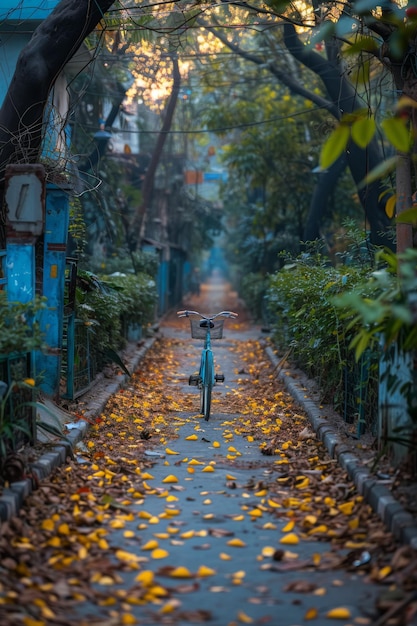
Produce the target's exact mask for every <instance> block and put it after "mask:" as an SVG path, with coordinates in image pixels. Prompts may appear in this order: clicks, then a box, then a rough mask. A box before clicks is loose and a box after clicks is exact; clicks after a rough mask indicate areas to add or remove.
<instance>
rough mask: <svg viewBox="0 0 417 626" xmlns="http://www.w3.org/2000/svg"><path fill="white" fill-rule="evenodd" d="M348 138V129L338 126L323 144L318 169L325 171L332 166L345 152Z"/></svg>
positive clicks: (347, 127) (344, 125)
mask: <svg viewBox="0 0 417 626" xmlns="http://www.w3.org/2000/svg"><path fill="white" fill-rule="evenodd" d="M349 137H350V128H349V126H346V124H340V126H338V127H337V128H336V129H335V130H334V131H333V132H332V133H331V135H330V136H329V137H328V139H327V140H326V142H325V143H324V145H323V147H322V150H321V154H320V167H321V169H323V170H326V169H327V168H328V167H330V166H331V165H333V163H334V162H335V161H337V159H338V158H339V157H340V155H341V154H342V152H344V151H345V150H346V146H347V143H348V141H349Z"/></svg>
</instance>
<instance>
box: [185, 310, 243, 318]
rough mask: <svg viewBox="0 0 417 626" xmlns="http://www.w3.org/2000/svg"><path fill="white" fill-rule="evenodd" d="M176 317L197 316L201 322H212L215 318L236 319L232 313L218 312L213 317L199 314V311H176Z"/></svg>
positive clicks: (236, 315)
mask: <svg viewBox="0 0 417 626" xmlns="http://www.w3.org/2000/svg"><path fill="white" fill-rule="evenodd" d="M177 315H178V317H189V316H190V315H199V316H200V317H201V319H203V320H214V319H215V318H216V317H220V316H223V317H230V318H232V319H235V318H236V317H238V314H237V313H234V312H233V311H220V313H216V314H215V315H210V316H206V315H203V314H202V313H199V311H177Z"/></svg>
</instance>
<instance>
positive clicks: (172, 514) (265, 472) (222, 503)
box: [0, 280, 413, 626]
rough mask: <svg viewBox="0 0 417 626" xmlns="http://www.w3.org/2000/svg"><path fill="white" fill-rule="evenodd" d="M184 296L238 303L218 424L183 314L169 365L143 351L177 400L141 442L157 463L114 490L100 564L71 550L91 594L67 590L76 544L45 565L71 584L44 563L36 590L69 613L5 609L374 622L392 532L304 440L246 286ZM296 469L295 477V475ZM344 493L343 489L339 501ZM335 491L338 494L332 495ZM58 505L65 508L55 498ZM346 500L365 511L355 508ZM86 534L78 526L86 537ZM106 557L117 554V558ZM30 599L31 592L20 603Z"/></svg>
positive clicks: (219, 352) (224, 623) (165, 619)
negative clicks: (206, 414) (296, 437)
mask: <svg viewBox="0 0 417 626" xmlns="http://www.w3.org/2000/svg"><path fill="white" fill-rule="evenodd" d="M187 306H188V307H189V308H191V307H195V308H197V309H203V310H205V311H206V312H216V311H217V310H221V309H225V308H230V309H232V310H233V309H235V308H239V312H240V313H241V315H240V318H239V319H238V320H237V322H233V321H231V320H226V322H225V336H224V339H223V340H222V341H219V342H215V344H214V353H215V359H216V365H217V367H218V369H219V370H221V371H223V373H224V374H225V376H226V381H225V384H224V385H219V386H216V388H215V390H214V396H213V411H212V417H211V419H210V421H209V422H205V421H204V420H203V419H202V417H201V416H200V415H199V414H198V406H199V392H198V390H197V389H196V388H192V387H189V386H188V384H187V382H188V376H189V374H191V373H193V372H195V371H196V369H198V362H199V354H200V350H201V345H200V344H201V342H199V341H195V340H191V338H190V331H189V327H188V320H186V319H184V320H182V321H181V323H180V324H179V323H178V321H177V319H176V317H175V316H171V317H169V318H167V319H166V320H165V321H164V322H163V323H162V324H161V328H160V331H159V335H160V336H161V339H160V344H159V349H160V348H161V346H162V347H163V350H166V351H165V353H164V354H165V361H162V362H161V360H158V359H157V358H156V356H157V352H156V351H155V353H153V352H152V351H153V350H154V349H153V348H151V349H150V352H149V353H148V358H149V363H154V365H153V366H154V367H158V368H159V369H158V371H157V374H158V376H161V373H162V371H163V372H164V374H165V376H164V380H165V391H164V394H165V399H166V402H167V407H168V406H169V408H167V410H166V411H165V412H164V415H161V416H160V423H161V426H160V428H158V427H157V426H158V419H159V417H158V415H157V416H156V418H157V419H154V420H153V428H154V429H155V432H154V436H153V438H152V439H151V440H150V442H149V446H146V444H145V452H144V459H145V460H146V461H147V464H148V465H149V468H148V470H146V471H145V470H143V471H142V473H141V474H140V476H139V478H140V480H141V481H142V483H141V487H140V488H138V491H139V492H140V493H139V494H136V495H133V496H132V492H134V489H135V485H134V472H131V474H127V475H126V477H125V479H126V483H125V484H126V492H125V498H123V497H120V498H118V499H117V502H116V503H115V505H114V511H113V512H112V514H111V516H110V517H109V516H108V515H107V517H106V516H104V518H103V519H104V521H103V527H104V528H105V529H106V534H105V535H103V540H104V537H105V543H106V545H107V547H106V546H102V552H101V553H100V554H96V556H95V561H94V563H93V564H91V563H90V562H89V560H88V558H87V556H86V555H84V554H83V553H82V552H81V553H80V550H81V551H82V550H83V549H82V548H79V547H77V550H78V553H77V554H78V557H77V558H79V559H82V558H84V559H85V561H84V564H85V565H84V569H85V572H84V573H83V574H82V570H83V565H82V563H83V561H82V560H81V561H80V565H79V566H78V569H77V576H78V578H81V580H84V581H85V583H84V589H82V588H79V589H78V587H77V594H78V596H79V598H81V596H82V595H83V592H85V597H84V599H82V600H81V599H79V600H78V601H77V602H75V601H73V600H74V598H73V596H72V595H71V585H75V586H77V584H79V583H77V582H74V581H75V580H76V576H75V574H72V575H70V574H67V573H66V571H67V570H66V569H65V568H66V567H68V568H70V567H75V565H74V564H73V563H72V562H71V560H70V557H69V552H68V550H70V547H67V548H66V550H67V552H66V559H67V560H68V563H66V562H65V563H63V564H62V566H61V565H60V562H59V560H58V562H57V561H56V560H51V565H50V567H51V568H56V570H57V574H56V575H57V576H58V578H60V579H62V582H61V583H60V585H61V586H60V587H59V591H55V589H54V587H53V582H52V580H53V575H54V573H53V571H52V572H51V577H50V579H48V583H46V582H45V580H44V579H42V577H41V574H40V573H39V574H38V576H39V579H38V581H37V582H36V585H38V587H37V588H38V590H39V591H38V592H39V594H40V593H41V591H40V590H42V594H47V593H48V590H47V585H52V587H50V589H51V591H50V592H49V593H50V594H51V595H50V602H51V609H54V602H55V601H56V598H55V600H54V599H53V597H54V594H56V593H58V595H59V593H61V592H62V594H64V596H65V597H64V596H63V598H59V600H62V601H63V599H65V601H66V602H67V604H66V605H65V606H67V609H66V617H62V615H61V617H60V618H59V619H54V618H53V617H49V618H48V617H45V615H47V612H46V611H45V612H44V613H43V616H44V617H43V618H42V619H38V620H37V621H36V620H35V621H32V622H30V621H22V619H21V613H18V609H17V608H15V609H14V613H10V612H9V609H8V608H7V604H6V606H4V605H3V606H2V605H1V603H0V618H1V619H0V621H1V623H2V625H3V624H4V626H11V625H12V624H13V626H15V624H18V625H19V624H24V626H32V624H33V626H35V624H36V626H49V625H55V624H60V625H62V624H63V625H64V626H67V625H71V626H72V625H75V624H77V625H78V626H87V624H88V625H92V624H100V626H121V625H123V624H147V625H149V626H154V625H155V626H156V625H157V624H175V625H179V626H188V625H189V624H199V623H203V622H208V623H209V624H211V625H213V626H235V625H238V624H243V623H254V624H272V625H274V626H301V625H303V624H305V623H306V622H309V621H311V622H312V623H313V624H317V625H319V626H324V625H327V624H329V625H331V624H344V625H345V626H347V625H354V624H356V625H360V624H362V625H365V624H372V625H374V626H375V624H377V623H379V622H378V621H377V620H378V611H377V609H376V600H377V598H378V597H380V595H381V593H382V592H383V591H384V590H385V589H386V587H387V582H386V580H385V578H386V576H388V572H385V573H384V572H383V569H382V568H381V567H380V564H381V561H378V560H377V556H378V558H382V559H383V557H384V554H383V553H384V545H386V546H388V545H389V543H385V544H384V541H386V537H385V536H384V533H383V531H382V530H381V527H380V526H379V525H378V522H377V521H376V518H375V517H372V516H370V517H369V520H371V527H370V528H369V527H367V524H368V521H369V520H367V518H366V516H365V515H366V511H367V509H366V507H364V506H363V505H362V503H361V498H358V496H357V494H355V490H354V488H353V485H352V484H349V483H346V482H344V481H342V480H341V479H340V476H341V474H340V473H337V472H340V470H338V469H337V468H336V465H334V463H335V462H334V460H333V459H330V458H329V457H326V453H325V451H324V448H323V449H320V447H319V448H317V444H315V443H311V444H309V443H308V441H309V437H310V439H311V434H310V435H309V433H308V428H309V425H308V421H307V420H305V418H304V417H303V415H302V412H301V411H300V409H299V408H298V409H297V408H295V409H294V407H290V406H289V402H288V398H289V397H288V398H287V397H286V396H285V392H284V391H283V387H282V385H280V384H278V383H277V382H276V380H275V375H274V372H273V371H272V369H271V367H270V364H269V363H268V359H267V357H266V355H265V353H263V352H262V350H261V348H260V345H259V340H260V339H262V333H261V329H260V328H259V327H256V326H253V325H251V324H250V323H249V320H248V319H246V318H245V313H244V311H243V310H242V307H241V306H240V305H239V302H238V300H237V296H236V294H234V293H230V292H229V291H228V286H227V285H225V284H224V282H222V281H221V280H213V281H212V282H211V283H210V284H209V285H206V286H203V290H202V293H201V295H200V296H199V297H195V298H194V299H191V300H190V301H189V302H188V303H187ZM155 350H156V348H155ZM153 354H154V355H155V359H154V361H153V360H152V356H153ZM168 355H169V362H168ZM139 375H140V377H141V378H143V379H144V380H145V383H144V384H145V386H147V390H148V391H147V393H148V395H147V396H146V398H147V399H144V398H139V397H137V399H136V400H134V402H137V404H138V405H140V406H142V407H145V405H146V407H148V412H152V393H153V388H154V380H153V377H152V371H150V370H148V371H142V369H140V374H139ZM155 376H156V373H155ZM265 376H266V378H267V382H266V383H265V380H264V382H263V383H262V384H263V385H264V386H263V387H262V390H263V391H262V393H264V396H262V394H261V395H259V394H258V396H256V402H255V400H254V397H255V395H254V394H255V393H256V389H257V387H259V386H260V385H257V381H259V383H260V381H261V380H263V379H264V378H265ZM268 380H269V383H268ZM268 384H269V387H268ZM133 388H134V387H133V385H132V389H133ZM268 389H269V391H268V393H267V390H268ZM248 390H249V391H248ZM127 391H129V383H127ZM260 407H261V408H260ZM87 408H88V407H87ZM99 410H102V408H101V407H100V402H99V398H96V405H95V407H94V408H93V409H92V408H91V407H90V411H91V413H90V414H91V415H93V414H95V415H97V414H98V411H99ZM128 410H129V409H128V408H126V411H128ZM121 418H122V416H121ZM121 418H120V419H121ZM285 420H287V421H289V422H290V423H289V425H288V430H287V431H285V429H283V433H284V434H285V433H286V432H287V438H286V439H281V440H279V438H278V439H275V440H274V445H275V446H276V447H277V448H278V447H279V448H281V449H282V450H287V449H288V448H289V449H290V452H289V453H288V455H286V454H285V453H284V452H283V453H282V454H277V455H266V454H263V453H262V451H261V449H260V445H259V444H260V442H261V441H262V440H264V441H266V442H269V441H270V440H271V439H274V436H275V431H274V427H275V424H276V423H278V421H285ZM291 428H293V429H295V430H293V431H291ZM301 431H303V433H304V439H305V442H304V443H303V442H301V440H300V442H299V443H298V442H297V441H290V440H289V439H288V437H289V435H288V432H292V433H293V434H294V433H297V432H298V433H300V432H301ZM306 431H307V434H306ZM155 434H157V435H158V436H157V437H156V436H155ZM158 438H159V441H158ZM155 441H156V443H155ZM117 445H119V446H121V449H120V453H119V456H120V455H122V454H123V445H125V450H126V451H127V449H128V447H129V443H128V442H127V443H125V444H123V443H122V444H120V443H119V444H118V443H117V442H115V443H114V447H115V448H117ZM132 447H133V448H135V444H134V442H132ZM318 449H319V454H320V455H322V456H321V463H322V465H321V467H322V469H323V468H328V467H333V468H334V477H333V476H332V472H331V471H330V473H329V471H328V469H324V470H323V471H322V470H319V469H315V468H316V467H318V466H317V465H314V466H313V465H312V463H316V461H314V460H311V459H310V458H309V457H310V456H311V455H313V454H316V453H317V450H318ZM291 450H292V452H291ZM291 454H292V455H293V456H292V457H291ZM97 458H99V457H97ZM312 458H313V457H312ZM314 458H315V457H314ZM288 459H290V463H289V464H288ZM291 459H292V461H291ZM291 463H293V465H291ZM111 467H112V466H109V467H108V470H109V471H110V470H111ZM312 467H313V469H311V468H312ZM288 468H289V469H288ZM300 468H303V472H301V470H300ZM93 469H94V468H93ZM101 471H102V470H100V471H99V472H97V474H98V475H97V477H96V478H97V480H99V478H100V475H101ZM106 471H107V470H104V475H105V473H106ZM85 472H86V479H87V477H88V480H94V474H93V472H92V470H91V469H90V467H89V465H88V464H87V465H86V470H85ZM296 472H297V473H298V472H299V474H300V475H296V476H294V473H296ZM132 475H133V477H132ZM92 477H93V478H92ZM139 478H138V480H139ZM122 479H123V477H122ZM122 479H120V481H119V483H118V484H119V486H120V484H123V480H122ZM114 480H116V478H115V479H114ZM303 481H304V482H303ZM110 483H111V480H109V490H110V493H111V489H112V487H111V484H110ZM86 484H88V483H86ZM308 484H310V487H309V488H308V489H307V487H306V485H308ZM323 485H324V486H323ZM70 487H71V485H70V484H68V485H67V486H66V489H67V490H68V489H70ZM77 487H78V489H77V490H76V491H75V493H76V494H78V495H79V494H81V496H82V493H83V489H84V487H79V485H77V484H74V487H73V488H74V489H76V488H77ZM104 487H105V485H104ZM340 492H341V493H343V498H342V499H341V500H337V497H338V496H337V494H339V493H340ZM54 493H55V492H54ZM58 493H59V492H58V491H56V494H57V496H56V497H57V498H58ZM68 493H69V492H68ZM141 494H142V497H140V496H141ZM61 496H62V494H61V495H59V497H61ZM63 496H65V494H63ZM326 498H328V499H329V501H328V502H327V503H325V504H324V501H325V500H326ZM125 500H126V502H125ZM76 501H77V500H75V502H76ZM57 502H58V503H59V499H58V500H57ZM62 502H64V500H62ZM124 502H125V504H124ZM53 506H54V507H55V508H54V510H55V512H56V514H57V512H59V511H60V508H59V506H60V505H59V504H56V503H53ZM74 506H75V505H74ZM339 506H342V509H339ZM348 509H349V511H350V510H355V511H356V510H357V511H358V514H357V518H356V517H355V515H353V514H351V512H349V511H348ZM342 510H343V512H344V513H343V515H341V514H340V512H341V511H342ZM321 515H323V517H321ZM364 516H365V517H364ZM51 519H52V517H51ZM86 519H87V518H86ZM331 519H333V520H334V523H333V526H331V525H330V523H329V520H331ZM57 523H58V522H57ZM355 524H357V525H358V526H355ZM355 528H356V529H357V533H356V535H355V531H354V530H353V531H352V529H355ZM323 529H324V530H323ZM87 531H88V532H89V530H88V529H83V528H81V529H80V531H79V532H81V533H83V532H85V533H87ZM77 532H78V530H77ZM94 532H96V531H94ZM376 536H378V537H379V541H381V546H382V547H381V548H378V545H377V542H378V539H375V537H376ZM343 537H346V540H343ZM50 540H52V539H48V542H49V541H50ZM367 542H368V543H367ZM45 545H46V544H45ZM48 545H52V544H49V543H48ZM368 548H369V551H368ZM391 548H392V547H391V546H390V549H391ZM80 554H82V556H80ZM374 554H375V561H373V559H374ZM100 555H101V556H100ZM109 555H110V556H109ZM105 557H106V558H105ZM37 558H38V559H39V558H40V557H39V556H38V557H37ZM49 558H50V557H49ZM109 558H111V560H112V561H113V562H114V564H113V566H111V567H110V566H109V560H108V559H109ZM100 559H101V561H100ZM355 559H356V561H357V563H355ZM48 562H49V561H47V563H46V565H48ZM100 562H102V567H101V569H100ZM382 562H383V561H382ZM94 568H95V569H94ZM68 571H72V570H68ZM89 572H91V573H90V574H89ZM381 572H382V573H381ZM83 576H84V577H83ZM26 579H27V580H28V579H29V574H28V575H26ZM64 580H65V585H66V586H65V587H64V582H63V581H64ZM388 580H389V579H388ZM71 581H73V582H71ZM25 584H26V585H28V584H29V583H27V582H26V583H25V582H23V583H22V585H23V587H24V585H25ZM68 585H69V587H68ZM30 590H31V591H32V587H30ZM65 594H68V600H67V596H66V595H65ZM0 595H1V594H0ZM45 597H47V596H45V595H42V601H43V602H44V601H45V600H44V598H45ZM70 597H71V602H69V598H70ZM33 598H34V596H33V594H32V595H28V600H27V602H28V604H27V606H26V607H25V608H24V609H21V610H22V611H25V610H27V609H28V607H30V606H31V605H30V603H31V602H33V601H34V600H33ZM35 599H36V594H35ZM39 601H40V600H39ZM38 606H41V605H38ZM60 606H61V607H62V602H61V605H60ZM54 610H55V614H56V609H54ZM12 614H13V615H14V617H13V618H10V615H12ZM10 620H11V621H10ZM393 623H394V624H397V626H398V625H400V626H404V624H405V623H404V624H402V623H401V622H395V621H394V622H393ZM412 623H413V622H411V621H410V622H409V624H412ZM381 624H382V622H381Z"/></svg>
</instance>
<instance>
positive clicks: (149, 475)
mask: <svg viewBox="0 0 417 626" xmlns="http://www.w3.org/2000/svg"><path fill="white" fill-rule="evenodd" d="M141 476H142V478H143V479H144V480H152V478H155V476H152V474H150V473H149V472H144V473H143V474H141Z"/></svg>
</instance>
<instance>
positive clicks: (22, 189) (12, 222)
mask: <svg viewBox="0 0 417 626" xmlns="http://www.w3.org/2000/svg"><path fill="white" fill-rule="evenodd" d="M5 184H6V193H5V201H6V211H7V214H6V219H7V227H8V233H9V235H11V236H16V237H31V236H35V237H37V236H39V235H41V234H42V233H43V230H44V223H45V170H44V168H43V166H42V165H39V164H35V165H27V164H22V165H17V164H16V165H8V166H7V167H6V173H5Z"/></svg>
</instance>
